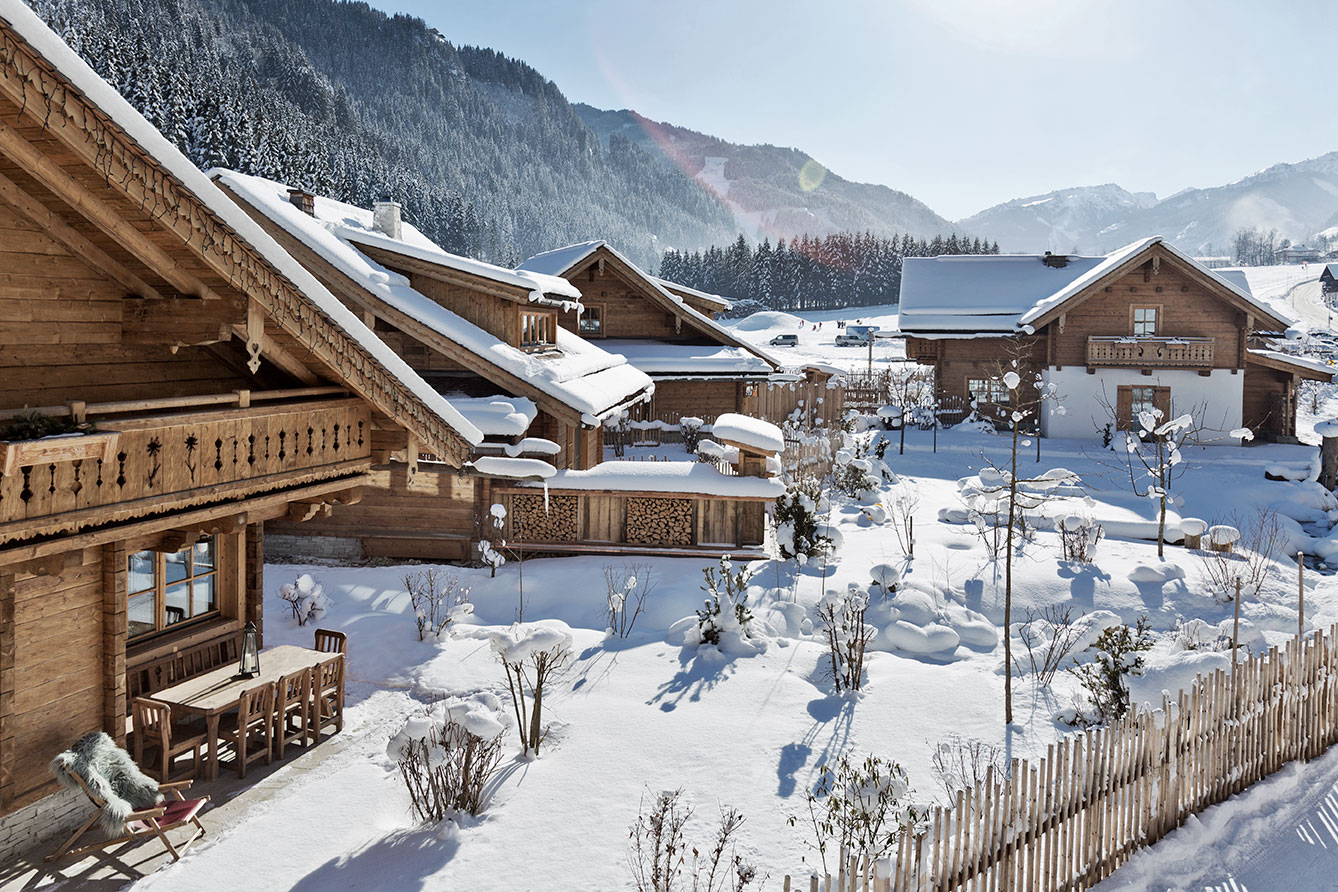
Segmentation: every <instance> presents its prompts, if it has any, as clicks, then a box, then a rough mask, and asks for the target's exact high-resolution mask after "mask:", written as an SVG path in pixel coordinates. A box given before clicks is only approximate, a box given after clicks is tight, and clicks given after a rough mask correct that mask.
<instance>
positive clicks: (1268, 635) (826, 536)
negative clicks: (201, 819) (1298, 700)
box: [139, 384, 1338, 889]
mask: <svg viewBox="0 0 1338 892" xmlns="http://www.w3.org/2000/svg"><path fill="white" fill-rule="evenodd" d="M1023 386H1025V384H1023ZM1320 408H1321V411H1323V412H1328V411H1330V410H1332V409H1338V405H1328V404H1326V403H1325V402H1324V401H1322V400H1321V401H1320ZM1313 421H1314V419H1313V418H1311V419H1310V421H1309V423H1310V424H1313ZM1306 423H1307V422H1305V421H1303V422H1302V427H1303V429H1305V425H1306ZM1155 426H1158V427H1159V426H1161V423H1160V422H1159V423H1158V424H1157V425H1155ZM987 427H988V426H987V425H984V424H976V423H968V424H963V425H960V426H958V427H956V428H954V429H952V430H949V431H940V432H938V436H937V441H936V443H935V440H934V438H933V437H932V435H931V433H930V432H928V431H922V430H919V429H911V430H908V431H907V432H906V436H905V451H904V454H898V447H899V437H900V433H899V432H898V433H896V434H893V433H891V432H883V431H876V430H868V431H866V432H863V433H859V434H854V435H848V436H846V437H845V438H844V439H843V440H841V441H839V442H837V443H836V444H835V445H836V446H837V451H836V454H835V455H833V464H832V476H831V478H830V479H829V481H828V484H830V485H826V484H824V485H816V486H815V485H813V484H812V483H809V484H807V485H805V484H800V485H796V486H795V487H792V491H791V493H789V494H788V495H787V496H786V497H784V498H783V499H782V502H781V504H780V505H779V506H778V509H777V517H776V521H777V531H776V536H775V539H776V544H777V546H778V548H777V551H776V554H777V557H776V558H775V559H772V560H766V561H756V562H753V563H751V564H749V565H747V566H744V565H743V564H742V563H739V562H730V561H729V560H727V559H721V560H719V561H715V560H713V561H702V560H694V559H681V558H680V559H670V558H653V559H648V558H631V559H623V558H605V557H573V558H557V559H527V560H525V561H524V562H523V564H522V563H520V562H518V561H516V560H508V561H506V562H504V563H501V565H500V566H498V567H496V568H495V576H494V575H492V574H493V570H494V568H492V567H488V566H485V567H482V568H477V569H471V568H459V567H432V566H426V565H423V566H363V567H334V566H291V565H270V566H267V568H266V605H267V606H266V622H265V637H266V642H265V643H266V645H267V646H273V645H275V644H280V643H287V642H292V643H299V644H309V642H310V636H311V634H312V627H313V626H314V625H317V624H318V625H320V626H322V627H325V628H333V629H339V630H341V631H344V632H346V633H347V634H348V636H349V650H348V659H349V687H348V709H347V722H346V726H345V732H344V734H343V735H341V736H340V737H337V738H336V739H335V741H334V745H332V746H330V753H329V755H328V756H325V757H324V758H323V759H321V760H319V761H318V762H317V763H316V765H315V767H312V768H308V769H307V770H303V771H293V770H291V769H290V768H289V767H287V766H285V767H284V768H282V769H280V772H281V773H283V772H290V774H291V776H288V777H284V778H283V779H284V782H285V783H284V786H282V788H281V789H282V792H281V794H279V795H275V796H272V797H265V798H264V799H263V801H259V802H257V803H256V805H255V806H254V814H253V816H250V819H249V820H247V821H245V822H243V823H242V824H240V825H239V826H237V827H236V828H234V829H231V830H229V831H227V832H226V833H224V834H223V835H221V836H220V837H218V838H216V839H213V840H211V841H210V842H208V843H207V844H203V845H201V846H200V847H199V849H198V851H196V852H195V853H193V854H192V855H191V856H190V857H189V858H188V859H187V861H186V862H185V863H183V864H182V865H181V866H180V867H172V868H169V869H166V870H164V871H161V872H160V873H158V874H156V875H154V876H152V877H150V878H148V879H146V880H144V881H142V882H141V883H140V884H139V885H140V886H141V887H143V888H148V889H153V888H174V887H175V884H176V883H177V882H178V878H177V876H176V875H177V873H178V872H179V871H180V870H184V869H189V870H190V871H191V877H192V880H191V882H192V885H194V886H200V887H202V888H214V887H217V888H220V889H221V888H224V887H225V886H226V887H232V886H235V885H237V884H239V883H242V884H245V883H246V882H247V877H252V878H253V879H255V880H256V881H257V882H258V881H260V880H261V878H263V881H264V882H265V883H267V884H269V885H272V886H285V887H287V886H291V887H293V888H300V889H306V888H310V889H317V888H319V889H328V888H344V887H348V888H353V887H362V888H370V887H375V886H380V887H387V888H389V887H392V886H393V887H395V888H406V887H407V888H419V887H423V888H446V887H462V888H480V889H483V888H498V889H501V888H506V889H525V888H588V889H616V888H636V885H635V879H634V878H635V877H636V876H637V874H638V871H639V870H645V869H646V867H647V865H648V864H651V863H652V861H651V860H648V858H651V857H652V856H651V855H647V854H646V852H647V851H649V849H648V848H647V846H648V845H649V843H647V842H646V840H647V839H648V838H649V837H647V835H646V834H647V832H648V831H647V828H648V827H649V826H650V825H651V824H652V823H655V824H656V826H664V824H665V822H666V821H668V822H669V823H670V824H672V823H673V822H674V819H675V818H674V816H677V818H679V819H682V820H681V825H682V836H683V838H684V839H685V840H686V842H687V843H688V845H689V846H696V847H698V848H699V849H700V850H701V852H702V853H703V854H702V857H703V858H706V857H707V853H708V852H709V851H710V850H712V848H713V847H714V846H715V844H716V842H717V840H718V838H719V837H718V834H720V833H721V832H722V830H726V831H728V832H727V834H726V835H727V842H726V845H725V847H724V848H723V850H722V851H723V855H722V863H723V864H726V866H727V868H728V872H730V873H731V876H734V877H735V878H737V873H736V872H735V871H736V869H737V868H738V865H733V864H730V863H729V859H730V857H731V853H734V854H736V855H737V856H738V858H739V859H740V861H739V865H743V864H746V865H754V866H756V868H757V869H758V870H759V874H758V875H759V876H760V875H761V874H770V875H772V876H773V877H779V876H780V875H781V874H783V873H792V874H805V873H807V872H808V871H809V870H813V869H818V868H820V866H821V864H822V855H823V853H822V852H821V851H819V850H818V848H817V847H816V844H817V843H818V841H819V837H820V836H822V834H821V833H820V832H819V828H820V827H821V826H822V823H821V821H818V822H817V823H815V821H814V819H813V815H812V813H811V812H810V801H809V794H810V792H811V791H813V790H814V789H815V787H818V786H819V785H820V784H821V783H822V782H823V781H824V777H825V775H824V768H825V769H826V770H827V771H828V772H830V771H832V770H835V768H836V767H837V766H838V764H839V760H840V759H841V758H842V757H845V758H846V759H847V761H848V763H849V765H848V766H847V767H848V768H849V769H850V770H851V771H857V769H859V768H860V766H861V765H863V762H864V760H865V758H866V757H868V756H871V755H872V756H876V757H878V758H879V759H881V760H886V761H883V762H878V763H876V765H875V767H876V768H877V769H878V770H879V771H881V772H882V775H881V777H882V780H881V781H879V782H878V789H879V790H882V791H883V792H884V793H885V794H886V795H887V796H889V797H891V799H892V800H895V802H894V804H895V806H896V809H897V810H896V811H895V812H894V813H895V814H896V815H897V816H898V817H897V821H901V820H905V821H908V822H910V821H913V820H914V819H915V814H916V808H917V807H920V806H923V805H927V804H930V803H941V802H946V801H947V798H948V796H949V792H948V791H950V790H954V789H956V788H957V787H959V786H961V785H962V784H964V783H968V782H970V781H971V780H972V777H973V776H974V775H976V774H978V773H980V772H983V771H984V770H985V769H986V768H987V767H988V766H989V765H996V766H1002V765H1004V764H1006V763H1007V761H1008V760H1009V759H1012V758H1036V757H1037V756H1039V755H1041V754H1042V753H1043V752H1044V749H1045V747H1046V746H1047V744H1050V743H1052V742H1053V741H1054V740H1056V739H1057V738H1058V737H1059V736H1061V735H1063V734H1065V733H1066V732H1069V731H1071V730H1072V729H1073V726H1074V724H1075V723H1076V724H1082V723H1083V722H1090V721H1100V720H1101V719H1102V718H1103V716H1105V715H1109V714H1110V711H1111V710H1112V709H1115V710H1118V709H1121V708H1123V704H1124V702H1125V701H1124V697H1123V690H1122V688H1127V690H1128V692H1129V693H1130V695H1131V699H1132V701H1133V702H1135V703H1137V702H1141V701H1143V700H1148V701H1155V702H1160V699H1161V692H1162V691H1163V690H1164V689H1168V690H1172V691H1174V690H1178V689H1180V688H1182V687H1184V686H1186V685H1188V684H1189V683H1190V682H1191V680H1192V679H1193V678H1194V676H1195V675H1196V674H1197V673H1200V672H1203V671H1208V670H1211V669H1214V668H1218V667H1222V666H1226V665H1229V647H1230V640H1231V637H1232V634H1233V614H1234V608H1235V606H1236V605H1235V603H1234V601H1233V598H1234V580H1235V579H1236V578H1237V577H1240V578H1241V579H1242V580H1243V588H1242V597H1241V603H1240V611H1239V614H1240V618H1239V627H1238V632H1237V634H1238V636H1239V640H1240V643H1241V646H1242V647H1245V648H1249V649H1250V650H1251V651H1254V652H1258V651H1260V650H1263V649H1266V648H1267V646H1268V645H1270V644H1273V643H1279V642H1282V641H1285V640H1286V639H1288V638H1289V637H1291V636H1293V635H1295V632H1296V627H1297V582H1296V579H1297V566H1296V562H1295V558H1294V555H1295V554H1296V552H1297V551H1298V550H1303V551H1305V552H1306V553H1307V554H1309V555H1312V557H1310V558H1309V565H1308V567H1307V570H1306V576H1305V584H1306V625H1307V627H1309V628H1317V627H1324V626H1327V625H1328V624H1329V623H1330V622H1332V621H1335V620H1338V601H1335V599H1334V597H1333V595H1334V593H1335V592H1338V587H1336V586H1335V583H1334V578H1335V577H1333V576H1332V575H1331V571H1330V570H1329V569H1328V568H1327V567H1326V566H1325V564H1324V559H1326V558H1329V557H1330V556H1331V555H1333V554H1335V553H1336V552H1338V538H1331V529H1330V528H1331V526H1332V524H1333V522H1334V520H1335V519H1338V501H1336V500H1335V499H1334V497H1333V496H1332V495H1331V494H1329V493H1328V492H1327V491H1325V490H1324V489H1323V488H1322V487H1320V486H1319V485H1318V484H1317V483H1316V482H1314V477H1315V476H1316V474H1317V473H1318V467H1317V466H1316V465H1317V461H1316V454H1317V450H1315V449H1314V448H1313V447H1307V446H1284V445H1258V446H1250V447H1243V448H1242V447H1197V446H1193V445H1190V444H1188V443H1186V444H1184V445H1182V446H1181V447H1180V448H1179V450H1178V451H1177V454H1175V455H1171V454H1170V453H1169V452H1167V453H1166V454H1164V455H1162V457H1161V458H1160V459H1158V458H1156V456H1155V451H1154V452H1153V458H1152V459H1151V460H1150V461H1151V465H1145V464H1144V463H1143V462H1141V461H1137V460H1134V463H1133V469H1134V470H1133V479H1132V480H1131V475H1130V470H1129V468H1130V461H1131V454H1130V453H1129V452H1127V451H1126V450H1123V449H1120V448H1119V447H1120V441H1119V439H1118V438H1117V439H1116V440H1115V441H1114V442H1112V443H1111V444H1110V446H1111V447H1113V448H1103V446H1102V444H1101V439H1100V438H1099V437H1096V438H1094V439H1093V440H1092V441H1091V442H1079V441H1066V440H1044V441H1042V442H1041V444H1040V449H1039V456H1040V458H1039V461H1038V460H1037V448H1036V444H1035V443H1034V442H1033V441H1031V440H1030V439H1028V438H1026V437H1025V436H1020V437H1019V438H1018V440H1017V442H1018V445H1017V448H1016V455H1015V452H1014V446H1013V438H1012V437H1011V436H1010V435H1008V434H1007V433H1003V434H1001V433H997V432H994V431H992V430H989V429H987ZM1164 433H1167V432H1164ZM1169 433H1174V432H1169ZM894 437H895V438H894ZM880 444H885V445H880ZM630 448H633V449H634V448H636V447H630ZM1145 452H1146V450H1145ZM1014 458H1016V461H1017V465H1016V467H1017V471H1016V474H1015V475H1013V474H1012V472H1011V468H1012V462H1013V460H1014ZM1266 471H1269V472H1270V473H1271V476H1273V477H1284V478H1288V479H1267V478H1266V476H1265V472H1266ZM1283 472H1285V473H1283ZM1159 475H1160V476H1159ZM1010 481H1013V482H1015V484H1016V485H1013V486H1010ZM1158 481H1160V482H1158ZM1149 485H1152V486H1154V487H1164V489H1165V493H1166V499H1165V505H1166V510H1165V515H1164V516H1163V515H1162V511H1161V508H1162V499H1160V498H1158V497H1154V498H1149V497H1148V495H1147V488H1148V486H1149ZM1158 493H1159V490H1158V491H1154V496H1157V495H1158ZM1010 515H1011V517H1012V521H1013V522H1012V524H1011V527H1012V531H1011V533H1010V532H1009V526H1010V524H1009V523H1008V519H1009V517H1010ZM1159 528H1160V529H1161V530H1162V532H1163V538H1164V539H1165V544H1164V546H1163V547H1162V549H1161V550H1162V551H1163V556H1159V554H1158V551H1159V544H1158V530H1159ZM1186 535H1191V536H1198V537H1199V538H1198V542H1199V544H1200V545H1201V546H1202V547H1201V548H1189V547H1186V545H1184V544H1181V543H1182V540H1183V538H1184V536H1186ZM1010 541H1011V542H1012V543H1013V547H1012V548H1011V549H1010V548H1009V547H1008V544H1009V542H1010ZM1190 541H1191V544H1192V543H1193V541H1195V540H1190ZM1228 542H1229V543H1230V547H1231V551H1230V552H1227V551H1225V550H1221V549H1224V548H1226V547H1227V545H1228ZM1214 546H1216V547H1214ZM1254 550H1259V551H1266V552H1269V553H1270V555H1271V556H1270V557H1268V558H1267V559H1261V558H1259V557H1257V556H1256V555H1255V553H1254ZM912 552H913V554H912ZM1289 555H1290V556H1291V557H1289ZM1316 556H1317V557H1316ZM304 576H309V577H311V578H310V579H304V578H303V577H304ZM1010 576H1011V584H1010ZM1010 591H1011V604H1010V603H1009V601H1010V598H1009V592H1010ZM313 592H315V595H314V596H313ZM295 598H296V601H297V604H298V605H305V609H306V611H307V614H308V615H309V616H311V617H312V621H311V622H309V623H307V624H305V625H299V623H298V618H300V611H299V610H298V609H297V607H296V606H295V605H294V599H295ZM317 600H318V601H319V605H317V604H316V603H315V602H316V601H317ZM317 606H319V609H321V610H324V615H323V616H320V617H319V618H316V617H317V611H316V609H314V608H315V607H317ZM1006 608H1011V610H1010V612H1011V620H1012V626H1011V633H1010V634H1009V635H1007V636H1006V635H1005V631H1004V630H1005V625H1004V620H1005V610H1006ZM522 615H523V619H524V623H523V624H522V625H519V626H517V625H514V624H515V621H516V619H517V617H520V616H522ZM1098 639H1100V642H1099V644H1100V646H1099V647H1098V646H1096V645H1098ZM1005 645H1008V647H1007V648H1006V647H1005ZM1006 651H1009V652H1011V657H1012V664H1013V667H1014V672H1013V673H1012V675H1013V676H1014V677H1013V680H1012V711H1013V723H1012V724H1011V725H1006V724H1005V689H1006V684H1005V682H1006V674H1005V671H1004V668H1005V665H1006V663H1005V653H1006ZM1112 654H1113V656H1112ZM1070 670H1076V671H1070ZM536 688H538V689H539V690H536ZM536 693H539V694H540V695H541V702H540V703H536V699H538V698H536V696H535V695H536ZM466 754H468V758H466ZM892 763H895V765H896V766H899V768H893V767H892ZM865 767H866V768H867V767H868V766H865ZM902 770H904V772H905V786H906V788H905V789H903V786H902V784H901V780H900V775H899V774H897V773H896V772H897V771H902ZM865 780H868V778H867V777H866V778H865ZM406 782H407V783H406ZM411 786H412V788H413V789H415V790H416V791H417V792H416V795H415V796H414V797H411V796H410V792H409V790H410V787H411ZM443 790H445V791H446V792H445V793H443V792H442V791H443ZM679 790H681V791H682V792H681V794H680V795H678V796H677V797H672V796H671V797H669V800H668V801H666V799H665V797H664V796H662V794H663V793H664V792H665V791H671V792H672V791H679ZM243 795H245V794H243ZM452 797H455V798H452ZM471 812H475V813H476V814H471ZM689 813H690V814H689ZM657 816H658V817H657ZM722 817H723V820H724V823H723V824H722ZM425 819H426V823H425V822H424V821H425ZM740 819H741V822H740ZM657 821H658V823H656V822H657ZM893 823H894V824H895V823H896V822H895V821H894V822H893ZM829 829H830V828H829ZM893 829H895V828H893ZM629 834H630V836H629ZM279 841H284V843H285V844H277V843H278V842H279ZM638 842H640V843H641V845H642V855H641V856H636V855H634V854H633V853H634V852H635V850H636V846H637V845H638ZM540 850H542V857H540V856H539V855H538V853H539V852H540ZM829 856H830V855H829ZM691 862H692V858H691V856H689V858H688V864H687V865H686V866H685V868H684V869H685V871H687V872H690V871H691V870H692V864H691ZM187 865H190V866H189V867H188V866H187ZM206 868H209V869H206ZM722 870H725V868H722ZM731 882H733V880H731ZM754 882H755V880H754ZM722 888H732V886H731V887H722Z"/></svg>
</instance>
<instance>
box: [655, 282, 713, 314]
mask: <svg viewBox="0 0 1338 892" xmlns="http://www.w3.org/2000/svg"><path fill="white" fill-rule="evenodd" d="M651 278H652V279H654V280H655V281H656V282H657V283H658V284H659V285H660V287H662V288H667V289H669V290H670V291H677V292H679V293H681V294H686V295H688V296H689V297H693V298H696V299H697V300H699V301H701V302H702V303H708V304H715V305H716V306H718V307H719V308H720V309H722V310H728V309H729V308H730V307H731V306H733V303H732V302H731V301H730V299H729V298H727V297H721V296H720V295H718V294H711V293H710V292H709V291H700V290H698V289H696V288H689V287H688V286H686V285H680V284H678V283H677V282H671V281H669V280H668V279H661V278H660V277H659V276H651Z"/></svg>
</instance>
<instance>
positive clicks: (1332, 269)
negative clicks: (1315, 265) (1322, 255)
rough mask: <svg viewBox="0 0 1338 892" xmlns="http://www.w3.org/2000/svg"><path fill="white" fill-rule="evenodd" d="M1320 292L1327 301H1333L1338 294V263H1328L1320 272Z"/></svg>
mask: <svg viewBox="0 0 1338 892" xmlns="http://www.w3.org/2000/svg"><path fill="white" fill-rule="evenodd" d="M1319 287H1320V292H1321V293H1322V294H1323V295H1324V299H1325V300H1326V301H1333V300H1335V299H1336V298H1334V297H1333V295H1335V294H1338V263H1326V264H1324V269H1322V270H1321V271H1320V274H1319Z"/></svg>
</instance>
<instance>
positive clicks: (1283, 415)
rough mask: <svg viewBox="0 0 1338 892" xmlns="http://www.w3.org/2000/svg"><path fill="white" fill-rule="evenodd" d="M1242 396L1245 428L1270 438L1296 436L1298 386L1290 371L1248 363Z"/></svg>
mask: <svg viewBox="0 0 1338 892" xmlns="http://www.w3.org/2000/svg"><path fill="white" fill-rule="evenodd" d="M1241 396H1242V409H1243V417H1244V420H1245V426H1246V427H1248V428H1250V429H1251V430H1253V431H1255V433H1256V434H1262V435H1264V436H1266V437H1270V438H1272V437H1288V436H1295V435H1296V422H1295V411H1296V387H1295V384H1294V381H1293V378H1292V376H1291V375H1290V374H1288V373H1287V372H1284V371H1282V370H1280V369H1271V368H1267V367H1265V366H1261V365H1258V364H1257V363H1252V362H1251V363H1246V365H1245V383H1244V390H1243V393H1242V395H1241Z"/></svg>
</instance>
